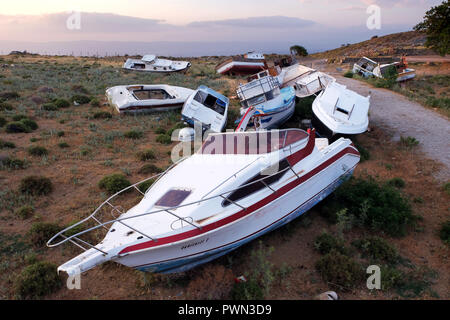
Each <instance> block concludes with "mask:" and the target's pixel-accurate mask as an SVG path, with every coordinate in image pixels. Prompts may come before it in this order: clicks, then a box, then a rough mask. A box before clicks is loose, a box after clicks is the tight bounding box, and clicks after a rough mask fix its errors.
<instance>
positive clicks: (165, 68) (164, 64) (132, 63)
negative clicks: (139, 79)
mask: <svg viewBox="0 0 450 320" xmlns="http://www.w3.org/2000/svg"><path fill="white" fill-rule="evenodd" d="M190 67H191V63H190V62H188V61H172V60H167V59H159V58H157V57H156V56H155V55H153V54H148V55H145V56H143V57H142V59H127V61H125V63H124V64H123V69H126V70H135V71H146V72H155V73H172V72H180V71H187V70H188V69H189V68H190Z"/></svg>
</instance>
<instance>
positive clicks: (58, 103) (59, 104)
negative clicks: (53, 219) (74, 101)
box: [53, 99, 70, 108]
mask: <svg viewBox="0 0 450 320" xmlns="http://www.w3.org/2000/svg"><path fill="white" fill-rule="evenodd" d="M53 103H54V104H55V106H56V107H57V108H68V107H70V102H69V101H67V100H66V99H56V100H55V101H54V102H53Z"/></svg>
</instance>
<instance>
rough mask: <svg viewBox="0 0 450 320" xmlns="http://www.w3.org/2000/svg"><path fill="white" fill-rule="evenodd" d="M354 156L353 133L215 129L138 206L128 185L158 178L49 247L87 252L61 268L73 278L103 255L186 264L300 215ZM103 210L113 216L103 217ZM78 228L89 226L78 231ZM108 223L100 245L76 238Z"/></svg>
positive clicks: (126, 261)
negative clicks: (326, 140)
mask: <svg viewBox="0 0 450 320" xmlns="http://www.w3.org/2000/svg"><path fill="white" fill-rule="evenodd" d="M359 159H360V156H359V153H358V151H357V149H356V148H355V147H354V145H353V144H352V142H351V141H350V140H349V139H345V138H340V139H339V140H337V141H335V142H334V143H333V144H331V145H322V147H321V148H318V147H317V146H316V139H315V133H314V130H312V131H310V133H309V134H308V133H307V132H305V131H302V130H299V129H287V130H280V131H278V130H276V131H271V132H267V131H252V132H231V133H230V132H228V133H218V134H211V135H210V136H209V137H208V138H207V140H206V141H205V142H204V143H203V145H202V147H201V148H200V149H199V151H198V152H197V153H195V154H194V155H193V156H191V157H189V158H185V159H182V160H180V161H179V162H178V163H177V164H174V165H173V166H172V167H171V168H169V169H168V170H167V171H166V172H164V173H162V174H160V175H158V179H157V180H156V182H154V184H153V185H152V186H151V187H150V188H149V189H148V190H147V191H146V192H145V193H141V194H140V197H141V198H142V200H140V202H139V203H138V204H137V205H135V206H132V205H129V206H126V205H125V204H124V203H127V201H126V200H127V199H131V198H133V199H135V195H134V194H132V193H131V194H130V191H131V190H136V191H137V190H138V186H139V185H140V184H142V183H143V182H145V181H149V180H150V179H153V178H155V177H151V178H149V179H147V180H144V181H142V182H140V183H138V184H135V185H132V186H130V187H128V188H126V189H124V190H122V191H120V192H119V193H117V194H115V195H113V196H111V197H110V198H109V199H107V200H106V201H105V202H104V203H103V204H102V205H101V206H100V207H99V208H98V209H97V210H95V211H94V212H93V213H92V214H91V215H90V216H89V217H87V218H86V219H84V220H82V221H80V222H79V223H77V224H74V225H73V226H71V227H69V228H66V229H64V230H63V231H61V232H59V233H58V234H57V235H55V236H54V237H53V238H52V239H50V240H49V242H48V243H47V245H48V246H49V247H56V246H58V245H61V244H63V243H68V242H72V243H73V244H76V245H78V246H80V247H82V248H83V249H84V250H85V252H84V253H82V254H80V255H78V256H76V257H75V258H73V259H71V260H69V261H67V262H66V263H64V264H62V265H61V266H59V267H58V272H66V273H68V274H69V275H72V276H73V275H76V274H79V273H82V272H85V271H87V270H89V269H92V268H94V267H95V266H98V265H100V264H102V263H104V262H107V261H114V262H117V263H119V264H122V265H125V266H128V267H131V268H136V269H138V270H141V271H148V272H159V273H172V272H181V271H185V270H188V269H191V268H193V267H195V266H198V265H200V264H203V263H206V262H208V261H211V260H213V259H216V258H218V257H220V256H222V255H225V254H227V253H229V252H230V251H232V250H234V249H236V248H238V247H240V246H241V245H243V244H245V243H247V242H249V241H252V240H253V239H256V238H258V237H260V236H262V235H263V234H265V233H267V232H270V231H272V230H274V229H276V228H279V227H281V226H282V225H284V224H286V223H288V222H290V221H292V220H293V219H295V218H297V217H299V216H300V215H302V214H303V213H304V212H306V211H307V210H309V209H310V208H311V207H313V206H314V205H315V204H317V203H318V202H319V201H321V200H323V199H324V198H325V197H326V196H328V195H329V194H330V193H331V192H333V191H334V190H335V189H336V188H337V187H338V186H339V185H340V184H341V183H342V182H343V181H344V180H345V179H346V178H349V177H350V176H351V175H352V173H353V170H354V169H355V167H356V165H357V164H358V162H359ZM127 195H128V197H129V198H127ZM130 206H132V207H131V208H130V209H125V208H127V207H130ZM109 211H111V214H112V215H113V217H114V218H109V219H108V220H104V219H103V218H104V216H102V213H103V214H106V215H108V216H109V214H110V212H109ZM102 217H103V218H102ZM82 226H87V228H88V229H86V230H84V231H81V232H79V231H77V230H80V228H82ZM104 229H105V230H106V231H104V232H105V233H106V235H105V237H104V239H103V240H102V241H101V242H100V243H98V244H97V245H93V244H90V243H89V242H88V241H86V240H83V239H82V237H83V235H85V234H87V233H89V232H95V233H96V235H97V236H98V234H99V232H100V231H101V230H104Z"/></svg>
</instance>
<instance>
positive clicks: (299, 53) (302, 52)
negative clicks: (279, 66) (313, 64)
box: [289, 45, 308, 57]
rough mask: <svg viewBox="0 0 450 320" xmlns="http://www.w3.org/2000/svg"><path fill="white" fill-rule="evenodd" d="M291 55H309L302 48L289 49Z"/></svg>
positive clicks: (293, 47)
mask: <svg viewBox="0 0 450 320" xmlns="http://www.w3.org/2000/svg"><path fill="white" fill-rule="evenodd" d="M289 51H290V52H291V54H298V55H299V56H302V57H306V56H307V55H308V51H307V50H306V49H305V48H304V47H302V46H297V45H295V46H292V47H290V48H289Z"/></svg>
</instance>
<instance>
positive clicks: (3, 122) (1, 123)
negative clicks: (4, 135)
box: [0, 117, 7, 128]
mask: <svg viewBox="0 0 450 320" xmlns="http://www.w3.org/2000/svg"><path fill="white" fill-rule="evenodd" d="M6 123H7V121H6V119H5V118H3V117H0V128H1V127H3V126H4V125H5V124H6Z"/></svg>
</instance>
